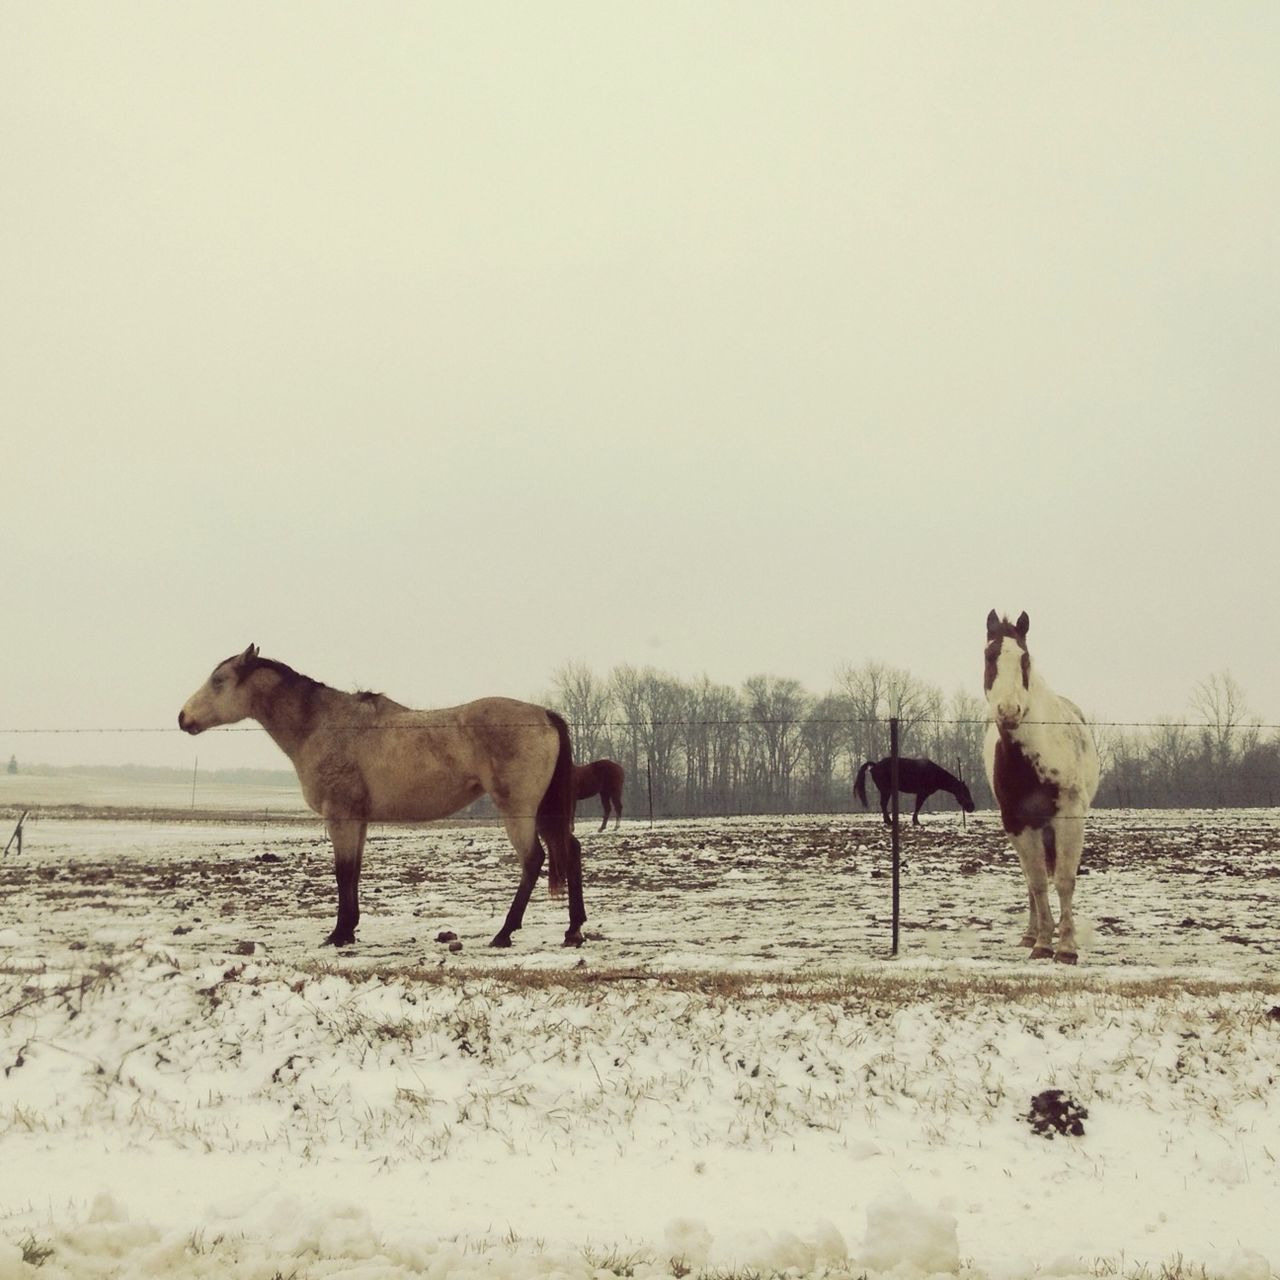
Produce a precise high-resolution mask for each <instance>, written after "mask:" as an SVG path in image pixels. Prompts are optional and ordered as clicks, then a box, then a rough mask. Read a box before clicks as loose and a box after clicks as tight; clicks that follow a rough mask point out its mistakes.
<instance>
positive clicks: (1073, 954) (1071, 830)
mask: <svg viewBox="0 0 1280 1280" xmlns="http://www.w3.org/2000/svg"><path fill="white" fill-rule="evenodd" d="M1053 832H1054V839H1055V841H1056V843H1057V850H1058V859H1057V865H1056V866H1055V867H1054V870H1053V883H1054V887H1055V888H1056V889H1057V890H1058V949H1057V951H1055V952H1054V954H1053V958H1054V959H1055V960H1056V961H1057V962H1058V963H1059V964H1075V963H1076V962H1077V960H1079V958H1080V953H1079V950H1078V949H1077V946H1076V921H1075V915H1074V913H1073V912H1072V910H1071V902H1072V899H1073V898H1074V897H1075V891H1076V871H1077V870H1078V868H1079V866H1080V854H1081V852H1082V851H1083V849H1084V814H1070V815H1069V814H1064V815H1062V816H1061V817H1057V818H1054V819H1053Z"/></svg>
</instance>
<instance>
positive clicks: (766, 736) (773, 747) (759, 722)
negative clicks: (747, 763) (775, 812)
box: [742, 676, 811, 809]
mask: <svg viewBox="0 0 1280 1280" xmlns="http://www.w3.org/2000/svg"><path fill="white" fill-rule="evenodd" d="M742 701H743V703H744V705H745V708H746V712H747V717H748V720H749V723H750V732H751V736H752V737H753V738H755V739H756V740H758V742H759V745H760V753H759V760H760V767H761V776H760V783H761V790H762V791H763V795H762V796H761V797H760V798H761V800H762V801H763V803H764V804H765V805H766V806H767V807H768V808H770V809H778V808H782V809H787V808H789V807H790V805H791V801H792V794H791V780H792V774H793V773H794V771H795V767H796V764H797V763H798V762H799V760H800V754H801V752H802V750H803V748H804V744H803V740H802V738H801V734H800V722H801V720H802V719H803V717H804V716H805V714H806V712H807V710H808V708H809V704H810V702H811V699H810V698H809V696H808V695H807V694H806V693H805V691H804V689H803V688H801V686H800V683H799V681H797V680H789V679H782V678H780V677H778V676H752V677H751V678H750V679H749V680H746V681H745V682H744V683H743V686H742Z"/></svg>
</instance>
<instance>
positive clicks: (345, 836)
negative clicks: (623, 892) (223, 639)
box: [178, 645, 587, 947]
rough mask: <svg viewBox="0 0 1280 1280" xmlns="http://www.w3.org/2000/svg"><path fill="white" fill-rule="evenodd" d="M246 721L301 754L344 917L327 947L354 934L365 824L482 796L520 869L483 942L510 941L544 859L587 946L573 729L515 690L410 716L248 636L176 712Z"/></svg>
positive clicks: (189, 717)
mask: <svg viewBox="0 0 1280 1280" xmlns="http://www.w3.org/2000/svg"><path fill="white" fill-rule="evenodd" d="M245 719H253V720H256V721H257V722H258V723H259V724H260V725H262V727H263V728H264V729H265V730H266V731H267V733H269V734H270V735H271V737H272V739H273V740H274V741H275V743H276V745H277V746H278V747H279V748H280V749H281V750H282V751H283V752H284V753H285V755H287V756H288V757H289V759H290V760H291V761H292V762H293V767H294V769H295V770H296V771H297V774H298V781H299V783H301V785H302V794H303V797H304V798H305V799H306V802H307V804H309V805H310V806H311V808H312V809H314V810H315V811H316V813H318V814H319V815H320V816H321V817H322V818H323V819H324V820H325V823H326V825H327V826H328V830H329V839H330V841H331V842H332V844H333V867H334V875H335V876H336V878H337V882H338V920H337V923H336V924H335V925H334V928H333V932H332V933H331V934H330V935H329V936H328V937H327V938H326V939H325V942H326V943H331V944H332V945H333V946H335V947H342V946H347V945H348V944H350V943H353V942H354V941H355V936H356V925H357V924H358V923H359V920H360V902H359V892H358V891H359V883H360V866H361V862H362V860H363V856H364V841H365V832H366V830H367V829H368V825H369V823H370V822H431V821H433V820H435V819H437V818H447V817H448V816H449V815H450V814H453V813H457V812H458V810H459V809H462V808H464V807H465V806H467V805H468V804H470V803H471V802H472V801H473V800H475V799H477V798H478V797H479V796H482V795H488V796H490V797H491V798H492V800H493V803H494V804H495V805H496V806H497V809H498V813H499V814H500V815H501V817H502V821H503V823H504V825H505V826H506V830H507V837H508V838H509V839H510V841H511V844H512V847H513V848H514V849H515V851H516V856H517V858H518V859H519V860H520V865H521V874H520V882H519V885H518V886H517V888H516V894H515V898H514V899H513V900H512V903H511V908H510V910H509V911H508V912H507V918H506V920H505V921H504V922H503V925H502V928H501V929H499V930H498V932H497V933H496V934H495V935H494V937H493V939H492V941H491V942H490V944H489V945H490V946H493V947H509V946H510V945H511V935H512V934H513V933H514V932H515V931H516V930H517V929H519V928H520V926H521V924H522V923H523V921H524V911H525V907H526V906H527V905H528V902H529V896H530V894H531V893H532V892H533V886H534V885H535V883H536V882H537V879H538V874H539V873H540V872H541V870H542V865H543V861H544V858H545V859H546V860H547V861H548V864H549V865H548V871H547V879H548V885H549V887H550V890H551V896H552V897H561V896H563V895H564V892H565V888H566V886H567V888H568V898H569V903H568V906H569V928H568V930H567V931H566V932H565V935H564V945H565V946H567V947H568V946H581V945H582V926H583V924H584V923H585V922H586V918H587V913H586V911H585V909H584V908H583V904H582V849H581V846H580V845H579V844H578V841H577V839H576V838H575V837H574V835H573V789H572V788H573V773H572V751H571V748H570V743H569V729H568V726H567V725H566V724H565V722H564V720H563V718H562V717H560V716H559V715H557V714H556V713H555V712H554V711H548V710H547V709H546V708H544V707H538V706H533V705H531V704H530V703H527V702H516V701H515V700H513V699H511V698H481V699H479V700H478V701H476V702H467V703H464V704H463V705H462V706H459V707H446V708H443V709H441V710H437V711H415V710H412V709H411V708H409V707H406V706H403V705H402V704H401V703H399V702H395V701H393V700H392V699H391V698H388V697H386V696H385V695H384V694H380V693H343V692H341V691H340V690H337V689H331V688H329V686H328V685H325V684H321V683H320V682H319V681H318V680H313V679H311V677H310V676H304V675H302V674H300V673H299V672H297V671H295V670H293V668H292V667H288V666H286V665H285V664H284V663H283V662H276V661H274V660H273V659H270V658H262V657H259V656H258V649H257V646H256V645H250V646H249V647H248V648H247V649H246V650H245V651H244V652H243V653H241V654H238V655H236V656H235V657H231V658H227V659H226V660H225V661H224V662H220V663H218V665H217V666H216V667H214V669H213V672H212V674H211V675H210V676H209V678H208V680H206V681H205V682H204V684H203V685H201V686H200V688H199V689H197V690H196V692H195V693H193V694H192V695H191V697H190V698H188V699H187V702H186V705H185V706H184V707H183V708H182V710H181V711H180V712H179V713H178V727H179V728H180V729H183V730H185V731H186V732H187V733H191V734H197V733H203V732H204V731H205V730H206V729H212V728H214V727H215V726H216V725H224V724H235V723H236V722H237V721H239V720H245ZM544 840H545V841H546V847H545V849H544V847H543V843H542V842H543V841H544Z"/></svg>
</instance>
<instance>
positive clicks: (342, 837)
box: [324, 819, 368, 947]
mask: <svg viewBox="0 0 1280 1280" xmlns="http://www.w3.org/2000/svg"><path fill="white" fill-rule="evenodd" d="M367 830H368V824H366V823H364V822H361V821H359V820H358V819H341V820H336V821H330V823H329V839H330V840H331V841H332V843H333V873H334V876H335V877H336V878H337V881H338V922H337V924H335V925H334V926H333V932H332V933H331V934H330V935H329V936H328V937H327V938H326V939H325V940H324V943H325V946H334V947H347V946H350V945H351V944H352V943H353V942H354V941H355V940H356V925H357V924H359V923H360V867H361V864H362V863H363V862H364V837H365V832H366V831H367Z"/></svg>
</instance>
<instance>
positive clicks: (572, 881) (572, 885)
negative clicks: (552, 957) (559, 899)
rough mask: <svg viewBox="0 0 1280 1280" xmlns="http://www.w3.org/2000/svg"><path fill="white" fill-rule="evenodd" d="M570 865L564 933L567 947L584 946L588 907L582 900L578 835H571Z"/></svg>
mask: <svg viewBox="0 0 1280 1280" xmlns="http://www.w3.org/2000/svg"><path fill="white" fill-rule="evenodd" d="M568 861H569V866H568V873H567V876H566V880H567V882H568V889H569V928H568V931H567V932H566V933H565V935H564V943H563V945H564V946H566V947H580V946H582V926H583V925H584V924H586V922H587V909H586V907H585V906H584V905H583V902H582V845H581V844H579V843H578V838H577V836H573V835H571V836H570V837H569V859H568Z"/></svg>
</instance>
